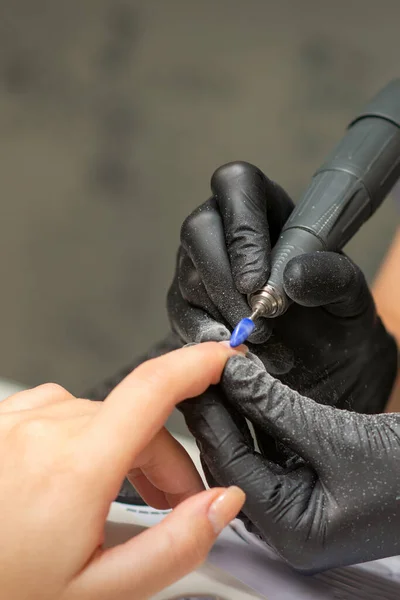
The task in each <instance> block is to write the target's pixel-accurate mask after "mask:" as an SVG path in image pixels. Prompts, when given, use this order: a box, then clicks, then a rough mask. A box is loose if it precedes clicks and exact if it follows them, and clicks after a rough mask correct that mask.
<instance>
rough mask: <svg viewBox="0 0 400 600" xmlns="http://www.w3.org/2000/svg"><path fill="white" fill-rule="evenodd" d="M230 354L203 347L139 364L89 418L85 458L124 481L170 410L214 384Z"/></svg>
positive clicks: (211, 346)
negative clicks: (89, 424)
mask: <svg viewBox="0 0 400 600" xmlns="http://www.w3.org/2000/svg"><path fill="white" fill-rule="evenodd" d="M234 354H237V353H236V352H235V351H233V350H232V349H231V348H229V347H228V346H226V345H224V344H218V343H215V342H207V343H204V344H198V345H197V346H190V347H186V348H181V349H180V350H175V351H174V352H170V353H169V354H165V355H164V356H161V357H159V358H155V359H153V360H150V361H148V362H146V363H143V364H142V365H140V366H139V367H138V368H137V369H135V371H133V373H131V374H130V375H128V377H126V378H125V379H124V380H123V381H122V382H121V383H120V384H119V385H118V386H117V387H116V388H115V389H114V390H113V391H112V392H111V394H110V395H109V396H108V398H107V399H106V400H105V402H104V404H103V406H102V408H101V410H100V411H99V413H98V414H97V416H96V417H95V418H94V419H93V423H92V426H91V428H90V431H88V432H86V435H85V437H84V439H83V442H84V444H85V452H86V455H87V456H88V458H89V459H90V460H96V461H101V463H102V464H103V466H104V462H105V461H106V464H108V465H110V474H112V475H113V476H114V477H121V478H123V477H124V476H125V474H126V473H127V472H128V471H129V469H130V468H131V467H132V464H133V462H134V459H135V457H137V456H138V455H139V453H140V452H142V451H143V449H144V448H145V447H146V446H147V444H148V443H149V441H150V440H151V439H152V438H153V437H154V436H155V434H156V433H157V432H158V431H159V430H160V429H161V427H162V426H163V425H164V423H165V421H166V420H167V418H168V416H169V414H170V413H171V411H172V409H173V408H174V406H175V405H176V404H178V403H179V402H181V401H182V400H185V399H186V398H192V397H194V396H198V395H199V394H201V393H202V392H204V391H205V390H206V389H207V388H208V387H209V386H210V385H211V384H213V383H218V381H219V380H220V378H221V374H222V370H223V368H224V365H225V363H226V361H227V360H228V358H229V357H230V356H232V355H234ZM88 438H89V439H88Z"/></svg>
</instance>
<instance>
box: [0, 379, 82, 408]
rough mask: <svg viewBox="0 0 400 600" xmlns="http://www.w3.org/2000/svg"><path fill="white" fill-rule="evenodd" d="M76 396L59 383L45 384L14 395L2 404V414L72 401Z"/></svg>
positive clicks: (0, 406)
mask: <svg viewBox="0 0 400 600" xmlns="http://www.w3.org/2000/svg"><path fill="white" fill-rule="evenodd" d="M73 398H74V396H73V395H72V394H70V393H69V392H68V391H67V390H65V389H64V388H63V387H61V385H58V384H57V383H45V384H43V385H38V386H37V387H34V388H31V389H29V390H23V391H21V392H17V393H16V394H13V395H12V396H10V397H9V398H6V399H5V400H3V401H2V402H0V413H9V412H17V411H21V410H32V409H34V408H40V407H42V406H48V405H49V404H56V403H59V402H64V401H65V400H72V399H73Z"/></svg>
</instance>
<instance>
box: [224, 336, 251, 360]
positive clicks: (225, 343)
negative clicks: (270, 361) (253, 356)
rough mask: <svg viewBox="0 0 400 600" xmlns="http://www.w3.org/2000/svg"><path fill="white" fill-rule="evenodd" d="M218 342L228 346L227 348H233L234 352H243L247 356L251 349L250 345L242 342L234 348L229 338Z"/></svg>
mask: <svg viewBox="0 0 400 600" xmlns="http://www.w3.org/2000/svg"><path fill="white" fill-rule="evenodd" d="M218 343H219V344H222V345H223V346H226V347H227V348H229V350H232V352H234V353H235V354H242V355H243V356H246V354H247V353H248V351H249V349H248V347H247V346H245V344H241V345H240V346H237V348H232V347H231V343H230V342H229V341H228V340H225V341H223V342H218Z"/></svg>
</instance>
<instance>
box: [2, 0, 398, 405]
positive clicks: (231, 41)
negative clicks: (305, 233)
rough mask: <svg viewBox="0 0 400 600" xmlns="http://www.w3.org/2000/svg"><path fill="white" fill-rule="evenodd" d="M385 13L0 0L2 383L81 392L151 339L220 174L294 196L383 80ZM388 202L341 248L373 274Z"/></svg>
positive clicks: (391, 217) (313, 5) (388, 11)
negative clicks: (253, 169)
mask: <svg viewBox="0 0 400 600" xmlns="http://www.w3.org/2000/svg"><path fill="white" fill-rule="evenodd" d="M399 23H400V2H399V1H398V0H380V1H379V2H371V1H368V0H353V1H352V0H336V1H334V2H324V1H323V0H322V1H321V0H301V1H300V0H279V2H277V1H268V0H246V2H244V1H239V0H236V1H229V0H201V1H200V0H199V1H192V0H158V1H157V0H143V1H138V0H130V1H129V0H63V1H60V0H36V1H35V2H32V0H1V1H0V173H1V178H0V190H1V204H0V206H1V226H2V227H1V236H0V244H1V251H0V281H1V283H2V286H1V294H0V309H1V310H0V332H1V345H0V365H1V367H0V374H1V375H2V376H5V377H10V378H13V379H15V380H18V381H21V382H24V383H26V384H28V385H33V384H37V383H40V382H43V381H48V380H53V381H57V382H59V383H61V384H62V385H64V386H66V387H67V388H68V389H70V390H71V391H73V392H76V393H78V392H79V391H82V390H83V389H85V388H87V387H90V386H91V385H92V384H94V383H96V382H98V381H99V380H101V379H102V378H103V377H104V376H108V375H109V374H111V373H112V372H113V371H114V370H116V369H118V368H119V367H120V366H121V365H123V364H125V363H127V362H129V360H130V358H131V357H133V356H134V355H135V354H138V353H140V352H142V351H143V350H144V349H145V348H146V347H147V346H149V345H150V344H151V343H152V342H153V341H155V340H156V339H157V338H158V337H159V336H161V334H163V333H164V331H165V330H166V329H167V318H166V313H165V309H164V302H165V295H166V291H167V288H168V284H169V282H170V280H171V276H172V273H173V268H174V259H175V251H176V249H177V246H178V241H179V229H180V224H181V222H182V221H183V219H184V218H185V217H186V216H187V215H188V214H189V212H190V211H191V210H192V209H193V208H194V207H195V206H196V205H198V204H199V203H201V202H202V201H204V200H205V199H206V198H207V196H208V195H209V180H210V176H211V174H212V172H213V170H214V169H215V168H216V167H217V166H218V165H219V164H221V163H224V162H227V161H230V160H236V159H243V160H248V161H251V162H254V163H256V164H257V165H258V166H260V167H261V168H262V169H263V170H265V172H266V173H267V174H268V175H269V176H270V177H271V178H273V179H275V180H277V181H279V182H280V183H281V184H282V185H283V186H285V187H286V188H287V190H288V191H289V192H290V193H291V194H292V195H293V197H294V199H296V198H298V196H299V194H300V193H301V191H302V190H303V189H304V188H305V187H306V185H307V183H308V181H309V178H310V176H311V175H312V173H313V171H314V169H315V168H316V167H318V166H319V164H320V162H321V161H322V159H323V158H324V157H325V155H326V153H327V152H328V151H329V150H330V148H331V147H332V145H333V144H334V143H335V142H336V141H337V140H338V138H339V137H340V136H341V134H342V132H343V130H344V128H345V126H346V125H347V123H348V121H349V119H350V118H351V117H352V116H353V115H354V114H355V112H356V111H357V110H358V109H359V108H360V107H361V106H362V104H363V103H364V102H365V100H367V99H368V98H369V97H370V96H371V95H372V94H373V93H374V92H375V91H376V90H377V89H378V88H379V87H380V86H382V85H383V84H385V83H386V81H387V80H389V79H390V78H392V77H394V76H398V75H399V50H400V35H399V27H400V25H399ZM397 220H398V217H397V213H396V208H395V206H394V204H393V202H392V201H389V200H388V201H387V203H386V205H385V206H384V207H383V208H382V209H381V210H380V212H379V213H378V214H377V216H376V217H375V218H374V219H373V221H372V222H370V223H369V225H368V226H366V227H365V228H364V229H363V231H362V232H361V233H360V235H359V236H358V237H357V239H356V240H355V241H354V242H353V243H352V244H351V248H350V253H351V255H352V256H353V257H354V258H355V259H356V260H357V261H358V262H359V263H360V264H361V266H362V267H363V268H364V269H365V271H366V273H367V275H368V277H369V279H370V280H371V279H372V277H373V275H374V272H375V270H376V269H377V267H378V265H379V262H380V260H381V258H382V256H383V254H384V252H385V249H386V248H387V245H388V244H389V242H390V238H391V236H392V234H393V231H394V229H395V227H396V225H397Z"/></svg>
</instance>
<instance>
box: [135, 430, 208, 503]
mask: <svg viewBox="0 0 400 600" xmlns="http://www.w3.org/2000/svg"><path fill="white" fill-rule="evenodd" d="M128 479H129V481H130V482H131V483H132V485H133V486H134V487H135V488H136V489H137V491H138V492H139V494H140V495H141V496H142V498H143V500H145V501H146V502H147V504H149V505H150V506H154V507H155V508H159V509H166V508H174V507H175V506H176V505H177V504H179V503H180V502H182V501H183V500H186V498H189V497H190V496H193V495H194V494H197V493H198V492H201V491H202V490H204V486H203V482H202V480H201V477H200V475H199V473H198V472H197V470H196V467H195V466H194V464H193V462H192V459H191V458H190V456H189V454H188V453H187V452H186V450H185V449H184V448H183V446H181V444H180V443H179V442H178V441H177V440H176V439H175V438H174V437H172V435H171V434H170V433H169V432H168V431H167V430H166V429H165V427H163V428H162V429H161V430H160V431H159V432H158V433H157V435H156V436H155V437H154V438H153V439H152V440H151V442H150V443H149V445H148V446H147V447H146V448H145V449H144V450H143V451H142V452H141V453H140V455H139V456H138V457H137V458H136V459H135V461H134V468H133V469H131V470H130V471H129V473H128Z"/></svg>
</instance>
